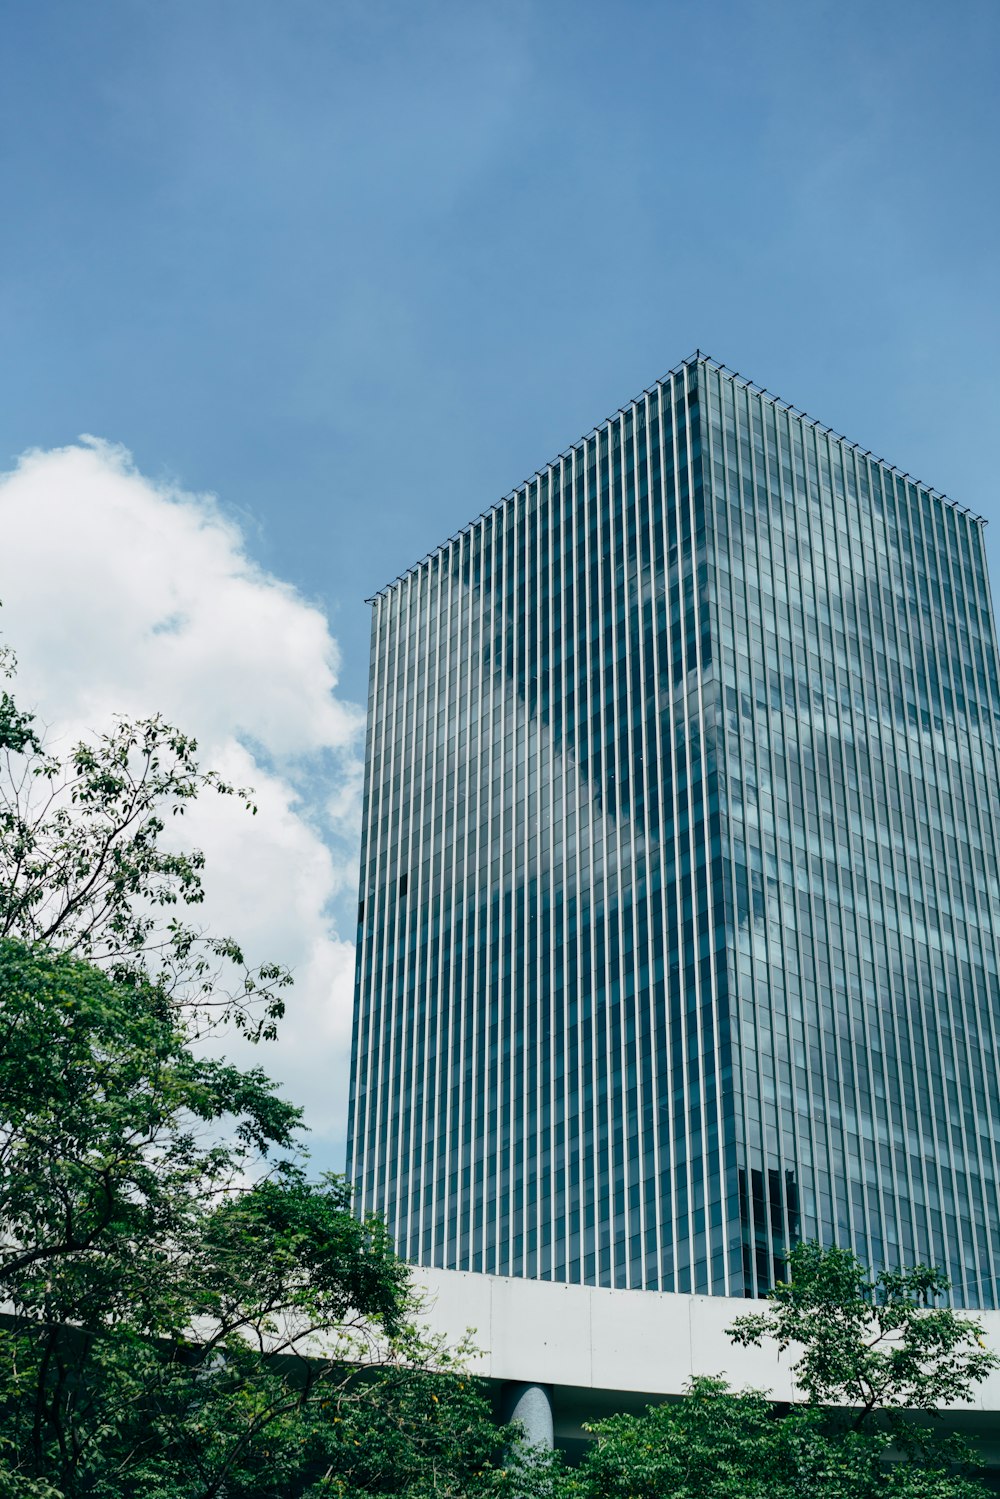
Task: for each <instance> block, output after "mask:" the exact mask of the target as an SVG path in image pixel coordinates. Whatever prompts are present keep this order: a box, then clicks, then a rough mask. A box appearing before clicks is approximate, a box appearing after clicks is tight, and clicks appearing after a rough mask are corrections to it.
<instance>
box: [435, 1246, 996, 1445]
mask: <svg viewBox="0 0 1000 1499" xmlns="http://www.w3.org/2000/svg"><path fill="white" fill-rule="evenodd" d="M412 1275H413V1284H414V1289H415V1290H416V1292H417V1294H418V1295H419V1296H420V1298H421V1301H422V1304H423V1311H422V1313H421V1320H422V1321H423V1323H424V1325H425V1326H426V1327H427V1328H428V1329H429V1330H430V1331H432V1332H434V1333H439V1334H443V1335H444V1336H445V1337H446V1338H447V1340H448V1341H449V1342H450V1343H457V1342H459V1341H460V1339H461V1338H462V1337H463V1336H464V1334H465V1333H466V1332H468V1331H470V1330H471V1332H472V1334H473V1342H474V1343H475V1345H476V1347H477V1349H478V1350H479V1352H478V1353H477V1354H476V1356H475V1357H474V1358H473V1359H472V1360H471V1361H470V1363H469V1372H470V1373H472V1374H476V1375H479V1376H480V1377H481V1378H484V1379H486V1380H489V1381H490V1383H491V1385H492V1386H493V1387H494V1390H495V1393H496V1395H497V1400H498V1402H499V1399H500V1395H499V1392H500V1390H501V1389H502V1387H503V1386H505V1385H508V1384H521V1383H527V1384H541V1385H546V1386H549V1387H550V1390H551V1397H552V1405H553V1418H554V1425H555V1433H556V1441H557V1443H558V1445H560V1446H567V1447H569V1448H571V1449H572V1448H573V1447H575V1446H576V1445H577V1443H579V1442H581V1441H582V1440H584V1439H585V1433H584V1432H583V1430H582V1423H583V1422H584V1421H594V1420H600V1419H601V1418H602V1417H603V1416H607V1415H611V1414H613V1413H614V1412H616V1411H641V1410H644V1409H645V1407H646V1406H647V1405H650V1404H655V1403H656V1402H658V1401H661V1400H668V1399H672V1398H677V1397H678V1396H680V1395H682V1394H683V1393H684V1391H685V1389H686V1388H687V1385H688V1383H689V1381H690V1380H691V1379H692V1378H694V1377H695V1376H697V1375H715V1376H721V1377H722V1378H724V1379H726V1380H727V1381H728V1382H729V1384H730V1385H731V1386H732V1387H733V1388H734V1389H737V1390H739V1389H747V1388H753V1389H757V1390H763V1391H767V1392H768V1393H769V1394H770V1395H771V1397H772V1398H773V1399H774V1400H776V1401H794V1400H796V1399H799V1398H801V1397H800V1392H799V1391H798V1389H797V1387H796V1385H795V1380H794V1378H793V1374H792V1366H793V1364H794V1363H795V1361H796V1355H795V1350H794V1349H789V1350H787V1352H785V1353H784V1354H781V1353H779V1352H778V1350H777V1348H776V1347H775V1346H774V1345H773V1344H770V1343H767V1344H765V1345H764V1347H762V1348H741V1347H739V1346H738V1345H737V1344H735V1343H733V1342H732V1341H731V1340H730V1339H729V1338H728V1337H727V1336H726V1329H727V1328H729V1327H731V1326H732V1324H733V1322H735V1320H736V1318H737V1317H740V1316H745V1315H746V1314H747V1313H748V1312H751V1311H756V1310H760V1309H761V1308H762V1305H763V1303H761V1302H759V1301H758V1302H755V1301H746V1300H741V1299H736V1298H729V1297H722V1296H690V1295H684V1294H681V1293H673V1292H660V1291H617V1290H608V1289H605V1288H604V1287H600V1286H580V1285H564V1284H559V1283H557V1282H554V1281H542V1280H521V1279H516V1278H513V1277H506V1276H499V1275H479V1274H475V1273H473V1272H470V1271H463V1270H434V1269H427V1268H424V1267H419V1268H417V1267H415V1268H414V1269H413V1271H412ZM968 1315H970V1316H975V1317H976V1319H977V1320H978V1321H979V1322H980V1323H981V1324H982V1327H983V1333H984V1341H985V1342H986V1344H987V1346H988V1347H990V1348H992V1349H994V1351H996V1352H997V1353H1000V1312H993V1311H989V1312H974V1313H969V1314H968ZM947 1422H948V1425H949V1427H952V1428H953V1429H958V1430H961V1431H963V1432H964V1433H965V1434H966V1435H967V1436H969V1437H970V1439H972V1440H974V1441H975V1442H976V1445H977V1446H979V1447H980V1448H981V1450H982V1453H983V1456H984V1458H985V1460H986V1461H987V1462H989V1463H990V1465H991V1466H993V1465H994V1464H998V1463H1000V1370H995V1371H994V1372H993V1373H992V1374H991V1375H990V1376H989V1378H988V1379H986V1380H984V1381H983V1383H982V1384H981V1385H979V1386H978V1388H977V1390H976V1393H975V1398H974V1399H973V1400H971V1401H969V1402H966V1403H963V1404H960V1405H956V1406H954V1407H952V1408H950V1410H949V1412H948V1417H947Z"/></svg>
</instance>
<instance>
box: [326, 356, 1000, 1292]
mask: <svg viewBox="0 0 1000 1499" xmlns="http://www.w3.org/2000/svg"><path fill="white" fill-rule="evenodd" d="M982 525H983V523H982V521H981V520H980V519H979V518H978V517H976V516H974V515H972V514H970V513H969V511H967V510H965V509H963V508H961V507H960V506H958V505H955V504H953V503H951V502H950V501H948V500H946V499H945V498H944V496H942V495H941V494H939V493H937V492H936V491H934V490H932V489H929V488H928V487H927V486H926V485H923V484H919V483H917V482H916V481H914V480H913V479H911V478H910V477H909V476H908V475H906V474H903V473H902V472H900V471H899V470H898V469H896V468H894V467H892V466H891V465H889V464H886V463H884V462H882V461H881V460H880V459H878V458H876V457H875V456H874V455H873V454H872V453H870V452H863V451H862V450H861V449H860V448H858V447H857V445H856V444H854V443H851V442H848V441H846V440H845V439H844V438H842V437H840V436H838V435H837V434H835V433H834V432H832V431H831V430H830V429H829V428H828V427H824V426H822V425H821V424H820V423H818V422H815V421H813V420H812V419H811V418H809V417H807V416H805V415H804V414H803V413H802V412H800V411H797V410H796V409H794V408H793V407H790V406H789V405H787V404H786V403H785V402H783V401H780V400H777V399H775V398H774V397H773V396H771V395H769V394H767V393H766V392H765V391H763V390H760V389H758V388H756V387H755V386H753V385H752V384H750V383H748V382H747V381H746V380H744V379H742V378H740V377H738V376H736V375H734V374H733V373H731V372H730V371H728V370H726V369H725V368H722V367H720V366H719V365H718V364H716V363H714V362H713V361H711V360H709V359H706V358H704V357H702V356H701V355H697V356H695V357H694V358H692V359H690V360H688V361H686V362H685V363H684V364H682V365H680V366H679V367H678V368H677V369H675V370H674V371H673V372H672V373H671V374H670V375H669V376H668V377H666V378H665V379H663V380H662V381H660V382H659V383H658V384H657V385H656V386H655V387H653V388H652V389H650V390H648V391H646V392H645V393H644V394H643V395H641V396H640V397H639V398H638V399H637V400H635V401H632V402H631V403H630V404H629V405H627V406H625V407H623V408H622V409H621V410H620V411H619V412H618V413H617V414H616V415H615V416H613V417H611V418H610V419H609V420H608V421H606V422H604V423H603V424H602V425H601V426H600V427H599V428H597V429H596V430H595V431H593V432H591V433H590V435H589V436H587V437H585V438H584V439H582V440H581V441H580V442H578V443H577V444H576V445H575V446H573V447H572V448H571V449H569V450H568V451H567V452H565V453H563V454H562V455H561V456H560V457H558V458H557V459H555V460H554V461H553V462H552V463H550V464H548V465H547V466H546V467H545V468H544V469H542V470H541V471H539V472H538V473H537V474H536V475H535V476H534V478H532V479H531V480H530V481H529V482H527V483H525V484H523V485H521V486H520V488H518V489H517V490H515V491H514V492H513V493H512V494H511V495H509V496H508V497H507V498H506V499H504V500H502V501H501V502H500V503H499V504H497V505H495V506H494V507H493V508H492V509H490V510H488V511H486V512H485V513H484V514H482V515H481V516H480V517H479V518H478V519H477V520H475V521H473V522H472V523H471V524H470V525H469V526H467V527H466V528H465V529H464V530H463V531H462V532H460V534H459V535H457V536H455V537H453V538H452V539H451V540H450V541H448V542H446V543H445V544H444V545H443V546H440V547H438V548H437V550H436V551H433V552H432V553H431V554H430V555H429V556H427V557H426V558H425V559H424V560H423V561H422V562H420V563H418V564H417V565H416V566H415V567H413V568H411V569H410V571H409V572H407V573H405V574H404V575H403V576H402V577H400V578H397V579H396V581H395V582H394V583H392V584H390V585H389V586H388V587H387V588H385V589H383V590H382V591H381V592H380V593H379V594H378V595H377V596H376V597H375V599H374V600H373V606H374V609H373V621H372V646H371V686H370V697H369V705H368V743H367V773H366V784H365V811H364V833H363V845H362V865H361V891H360V905H359V912H358V967H357V997H356V1012H355V1027H354V1055H353V1083H352V1098H351V1120H350V1141H349V1170H350V1172H351V1174H352V1175H353V1178H354V1180H355V1182H356V1186H357V1192H358V1205H359V1207H362V1208H364V1209H368V1208H373V1209H376V1210H378V1211H379V1212H381V1213H383V1214H384V1215H385V1216H386V1218H387V1220H388V1222H389V1224H390V1226H391V1228H392V1231H393V1233H394V1234H395V1236H396V1240H397V1243H398V1246H399V1249H400V1251H401V1253H402V1254H403V1255H404V1256H405V1257H406V1258H408V1259H409V1260H411V1261H414V1262H416V1263H420V1264H429V1265H439V1266H446V1267H455V1268H459V1269H468V1270H479V1271H487V1272H491V1273H496V1274H501V1275H519V1276H531V1277H537V1278H542V1279H553V1280H567V1281H584V1282H588V1283H593V1284H599V1285H605V1286H608V1285H611V1286H637V1287H649V1288H656V1289H661V1290H678V1291H695V1292H707V1293H711V1294H718V1295H744V1294H745V1295H755V1294H757V1293H758V1292H760V1291H762V1290H764V1289H766V1288H767V1286H768V1285H769V1284H770V1283H771V1282H772V1281H773V1279H774V1278H775V1276H776V1275H779V1274H781V1273H782V1269H783V1256H784V1254H785V1251H786V1249H787V1246H788V1244H789V1242H790V1241H792V1240H794V1239H795V1238H797V1237H808V1238H818V1239H820V1240H822V1241H823V1242H825V1243H834V1242H835V1243H839V1244H849V1245H852V1246H853V1247H854V1248H855V1249H856V1250H857V1251H858V1253H859V1254H860V1255H861V1256H862V1258H863V1259H864V1260H865V1261H866V1262H867V1263H869V1264H871V1265H873V1266H875V1267H881V1266H886V1265H888V1266H895V1265H899V1264H910V1263H914V1262H916V1261H925V1262H930V1263H932V1264H938V1265H941V1266H943V1267H944V1268H945V1269H946V1270H947V1272H948V1273H949V1275H950V1276H951V1277H952V1280H953V1282H954V1287H955V1292H954V1295H955V1299H956V1301H957V1302H958V1303H959V1304H964V1305H970V1306H996V1305H997V1304H998V1294H1000V1282H998V1278H997V1277H998V1275H1000V1216H998V1211H1000V1210H998V1183H1000V1175H998V1169H997V1158H998V1150H1000V1091H998V1066H997V1033H998V1028H1000V981H998V910H1000V886H998V862H1000V861H998V854H1000V828H998V818H1000V798H998V752H997V745H998V737H1000V687H998V674H997V640H996V635H995V631H994V625H993V616H992V610H991V604H990V596H989V586H988V582H987V576H986V566H985V561H984V552H983V536H982Z"/></svg>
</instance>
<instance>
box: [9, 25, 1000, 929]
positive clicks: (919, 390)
mask: <svg viewBox="0 0 1000 1499" xmlns="http://www.w3.org/2000/svg"><path fill="white" fill-rule="evenodd" d="M0 43H2V58H3V87H2V89H0V185H2V191H3V203H4V208H5V212H4V216H3V228H2V233H0V336H2V342H3V350H4V356H5V357H4V360H3V364H2V374H0V380H2V386H3V389H2V400H0V469H6V468H10V467H11V465H12V464H13V462H14V461H15V459H16V457H17V455H19V454H20V453H22V452H23V451H24V450H26V449H28V448H34V447H37V448H41V449H50V448H53V447H58V446H61V445H63V444H66V443H69V442H72V441H73V440H75V439H76V437H77V435H78V434H80V433H84V432H86V433H92V434H95V435H96V436H97V437H99V438H102V439H104V440H106V441H107V442H109V443H113V444H121V445H123V446H124V447H126V448H127V449H129V450H130V451H131V452H132V454H133V455H134V458H135V462H136V465H137V466H138V469H139V470H140V471H141V473H142V474H144V475H146V476H149V477H150V478H151V479H152V480H153V481H154V482H158V483H163V482H166V481H169V482H173V483H176V484H177V485H179V486H182V487H183V488H184V489H185V490H186V491H194V492H202V491H211V492H214V493H215V494H216V495H217V496H218V497H219V501H220V504H221V506H222V509H223V511H224V513H226V514H227V515H228V516H230V517H231V518H233V519H235V521H236V522H238V525H239V527H240V528H241V530H242V532H243V536H244V541H245V547H246V550H247V552H248V553H249V555H250V557H251V558H252V559H254V560H255V561H256V562H258V563H260V565H261V566H262V567H264V568H266V569H267V570H268V571H269V572H270V573H272V574H273V575H275V576H276V577H277V578H278V579H280V580H284V581H285V582H286V583H288V584H291V585H293V586H294V587H295V588H296V589H297V590H299V592H300V593H301V594H302V595H303V596H304V598H305V599H306V600H307V601H309V602H311V603H314V604H317V605H319V606H320V608H321V609H322V610H323V611H324V612H325V613H326V615H327V616H328V618H329V621H330V628H331V630H332V633H333V635H334V636H335V637H336V639H337V641H338V642H339V646H340V650H341V653H342V667H341V682H340V687H339V689H338V690H339V692H340V694H341V696H342V697H343V698H344V699H346V700H348V701H351V700H353V701H355V702H357V701H363V700H364V696H365V690H366V679H367V653H368V652H367V642H368V622H369V614H368V610H367V608H366V606H365V604H364V602H363V600H364V598H365V595H366V594H369V593H371V592H372V591H373V590H374V589H375V588H377V587H379V586H380V585H382V584H383V583H384V582H386V581H388V580H389V579H390V578H392V577H393V576H394V575H395V574H396V573H397V572H399V571H400V570H401V569H402V568H404V567H405V566H407V565H409V564H410V563H411V562H413V561H415V560H416V559H417V558H418V557H420V556H421V555H422V554H423V553H424V552H426V551H427V550H428V548H429V547H430V546H432V545H434V544H436V543H437V542H438V541H440V540H443V539H444V538H445V537H446V536H448V535H449V534H451V533H452V532H454V531H455V530H456V529H457V528H458V527H459V526H461V525H462V524H463V523H464V522H466V521H467V520H469V519H470V518H471V517H472V516H473V515H475V514H477V513H478V512H479V511H481V510H482V509H483V508H484V507H485V506H486V505H488V504H490V503H492V502H493V501H494V500H495V499H497V498H498V497H499V496H500V495H501V494H503V493H505V492H506V491H508V490H509V489H510V488H511V487H512V486H513V485H514V484H515V483H516V482H518V481H519V480H520V479H522V478H523V477H524V476H525V475H526V474H528V473H530V472H531V471H532V470H534V469H535V468H536V467H537V466H538V465H540V464H541V463H543V462H544V461H545V460H547V459H548V458H550V457H551V456H553V455H554V454H555V453H557V452H558V451H560V450H562V449H564V448H565V447H566V446H567V445H568V444H569V443H570V442H571V441H573V440H574V439H575V438H576V437H578V436H579V435H580V434H581V433H582V432H584V431H585V430H587V429H588V428H589V427H590V426H592V425H593V424H594V423H595V422H596V421H598V420H599V419H600V418H601V417H603V416H604V415H605V414H607V413H608V412H609V411H612V410H615V409H616V408H617V407H618V406H619V405H621V403H622V402H623V401H625V400H626V399H627V398H629V397H630V396H631V395H633V394H635V393H636V392H637V391H638V390H640V389H642V388H643V387H644V386H646V385H648V384H649V383H650V382H651V381H653V380H654V379H655V378H656V376H657V375H659V374H661V373H663V372H664V371H665V370H667V369H668V368H669V367H670V366H671V365H673V364H675V363H676V362H677V361H678V360H679V359H681V358H682V357H683V356H685V355H686V354H688V353H690V352H691V351H692V350H693V349H694V348H695V347H700V348H701V349H703V350H707V351H708V352H709V353H711V354H712V355H713V356H714V357H716V358H718V359H720V360H722V361H724V362H725V363H726V364H728V365H730V366H731V367H733V368H735V369H738V370H740V371H741V372H743V373H745V374H747V375H750V376H752V377H753V378H754V379H755V380H756V381H757V382H758V383H760V384H762V385H764V386H766V387H767V388H768V389H771V390H774V391H776V392H777V393H779V394H780V395H782V396H784V397H785V398H787V399H789V400H790V401H792V402H794V403H795V404H796V405H798V406H800V407H804V408H805V409H806V410H808V411H810V412H811V413H812V414H814V415H815V416H817V417H819V418H821V419H822V420H823V421H825V422H828V423H830V424H831V425H833V426H834V427H835V428H837V429H838V430H840V431H843V432H845V433H846V434H847V435H848V436H850V437H852V438H855V439H856V440H858V441H860V442H861V443H862V444H863V445H864V446H866V447H872V448H873V449H874V450H875V451H876V452H878V453H880V454H882V455H884V456H885V457H886V458H888V459H889V460H890V461H893V462H896V463H898V464H900V465H901V466H902V467H903V468H906V469H908V470H910V471H911V472H912V473H914V474H916V475H918V476H919V477H921V478H922V479H924V480H926V481H927V482H930V483H933V484H934V485H936V486H938V487H939V488H941V489H943V490H945V491H946V492H947V493H948V494H950V495H952V496H953V497H954V498H956V499H958V500H960V501H961V502H962V503H964V504H967V505H970V506H971V507H972V508H973V509H975V510H978V511H980V512H981V513H984V514H985V515H987V516H990V515H991V514H993V513H995V512H996V510H997V500H996V484H995V468H996V462H995V456H994V445H995V439H996V431H997V415H998V397H1000V375H998V371H997V349H998V346H1000V336H998V335H1000V315H998V313H1000V274H998V255H997V237H998V228H1000V207H998V182H1000V171H998V168H997V159H998V145H1000V103H998V90H997V77H998V76H1000V4H998V3H997V0H952V3H951V4H950V5H948V6H947V7H944V6H941V5H940V4H939V3H929V0H883V3H878V0H865V3H858V0H837V3H835V4H834V3H823V0H745V3H736V0H715V3H702V4H695V3H693V0H692V3H687V0H685V3H681V0H661V3H651V0H648V3H642V0H624V3H618V4H613V5H608V4H601V5H599V4H596V3H590V0H577V3H574V4H569V3H564V0H545V3H539V0H510V3H501V4H496V3H492V4H485V3H477V0H464V3H452V0H441V3H435V0H426V3H423V4H416V5H415V4H412V3H410V4H402V3H394V0H385V3H380V0H365V3H355V0H268V3H263V0H170V3H169V4H164V3H163V0H90V3H87V4H82V3H80V0H32V3H20V4H18V3H17V0H8V3H7V5H5V6H2V7H0ZM109 514H110V512H109ZM57 529H58V528H57ZM988 536H989V537H990V540H991V542H992V556H993V566H994V573H995V575H996V571H997V568H998V567H1000V552H998V547H1000V527H994V528H991V530H990V532H988ZM52 544H53V545H58V537H56V536H53V540H52ZM210 573H211V570H210V569H209V571H208V572H206V577H207V576H209V575H210ZM4 587H5V582H4V569H3V563H2V559H0V597H2V596H3V594H4ZM77 607H78V608H80V609H83V610H86V609H87V608H88V607H89V606H88V602H87V599H86V597H84V600H83V603H82V604H79V605H78V606H77ZM22 617H23V616H22ZM298 617H299V619H300V623H301V620H302V619H304V618H305V616H304V615H302V616H298ZM14 623H15V621H14V620H13V619H12V618H11V619H9V620H8V624H9V625H10V626H11V627H13V625H14ZM309 628H311V626H309ZM14 643H15V644H17V639H16V638H15V640H14ZM182 706H183V705H182ZM317 712H319V710H318V709H317ZM331 742H332V741H331ZM352 857H353V855H351V858H352ZM350 862H351V860H350V858H348V860H347V863H348V864H349V863H350ZM347 883H348V884H349V883H350V881H349V880H348V881H347ZM338 888H339V887H338ZM351 898H352V897H351V894H350V892H348V893H347V894H344V892H343V890H341V894H340V895H339V896H337V899H338V900H342V901H343V902H344V909H345V910H346V908H347V905H349V903H350V900H351ZM334 905H335V906H336V901H335V902H334ZM338 909H339V908H338ZM342 926H343V929H344V930H346V929H347V928H346V922H342ZM279 956H280V954H279Z"/></svg>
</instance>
